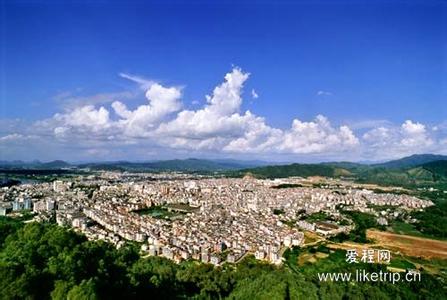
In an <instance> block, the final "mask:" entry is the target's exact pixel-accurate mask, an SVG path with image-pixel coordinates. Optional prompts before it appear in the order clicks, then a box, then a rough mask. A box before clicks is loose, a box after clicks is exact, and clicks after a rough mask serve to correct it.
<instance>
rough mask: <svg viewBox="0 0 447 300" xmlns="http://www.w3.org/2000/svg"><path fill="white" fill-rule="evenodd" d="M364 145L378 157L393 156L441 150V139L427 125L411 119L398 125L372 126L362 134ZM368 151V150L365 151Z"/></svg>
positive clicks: (438, 151)
mask: <svg viewBox="0 0 447 300" xmlns="http://www.w3.org/2000/svg"><path fill="white" fill-rule="evenodd" d="M362 138H363V141H364V143H365V144H364V147H365V148H367V149H369V152H370V153H371V154H373V155H374V156H375V157H377V158H379V157H382V158H394V157H400V156H403V155H409V154H414V153H422V152H437V153H440V152H442V149H443V145H442V140H441V139H439V140H437V139H436V137H435V136H434V135H433V134H432V133H431V132H429V131H428V130H427V127H426V126H425V125H424V124H422V123H419V122H415V121H412V120H406V121H404V122H403V123H402V124H401V125H400V126H395V125H392V124H389V125H388V126H379V127H377V128H373V129H371V130H369V131H367V132H366V133H364V134H363V136H362ZM367 152H368V151H367Z"/></svg>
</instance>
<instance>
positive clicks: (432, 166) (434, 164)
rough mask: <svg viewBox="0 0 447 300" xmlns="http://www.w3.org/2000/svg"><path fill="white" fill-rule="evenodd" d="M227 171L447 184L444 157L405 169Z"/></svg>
mask: <svg viewBox="0 0 447 300" xmlns="http://www.w3.org/2000/svg"><path fill="white" fill-rule="evenodd" d="M228 174H229V175H230V176H237V177H242V176H244V175H245V174H252V175H253V176H255V177H257V178H284V177H291V176H299V177H308V176H326V177H349V178H353V179H355V180H357V181H359V182H364V183H377V184H384V185H404V186H409V185H416V186H433V185H446V186H447V160H439V161H431V162H429V163H424V164H421V165H418V166H412V167H406V168H385V167H382V166H377V165H362V164H355V163H323V164H290V165H282V166H266V167H258V168H250V169H243V170H239V171H233V172H229V173H228Z"/></svg>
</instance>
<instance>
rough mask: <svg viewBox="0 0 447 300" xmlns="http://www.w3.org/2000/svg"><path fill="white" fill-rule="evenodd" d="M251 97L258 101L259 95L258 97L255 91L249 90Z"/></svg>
mask: <svg viewBox="0 0 447 300" xmlns="http://www.w3.org/2000/svg"><path fill="white" fill-rule="evenodd" d="M251 97H252V98H253V99H258V98H259V95H258V93H256V91H255V89H251Z"/></svg>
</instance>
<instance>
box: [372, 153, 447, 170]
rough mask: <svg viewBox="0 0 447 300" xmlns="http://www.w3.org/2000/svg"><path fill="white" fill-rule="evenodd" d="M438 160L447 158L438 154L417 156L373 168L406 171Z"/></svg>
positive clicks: (376, 165)
mask: <svg viewBox="0 0 447 300" xmlns="http://www.w3.org/2000/svg"><path fill="white" fill-rule="evenodd" d="M438 160H447V156H446V155H436V154H415V155H411V156H407V157H404V158H401V159H396V160H391V161H388V162H384V163H380V164H373V165H371V166H372V167H376V168H386V169H406V168H412V167H416V166H420V165H422V164H426V163H429V162H433V161H438Z"/></svg>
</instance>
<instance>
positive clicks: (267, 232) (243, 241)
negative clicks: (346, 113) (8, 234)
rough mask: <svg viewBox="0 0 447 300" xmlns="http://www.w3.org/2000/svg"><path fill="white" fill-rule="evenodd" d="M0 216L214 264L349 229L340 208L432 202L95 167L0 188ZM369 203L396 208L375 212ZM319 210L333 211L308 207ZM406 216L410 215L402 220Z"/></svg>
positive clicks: (311, 183)
mask: <svg viewBox="0 0 447 300" xmlns="http://www.w3.org/2000/svg"><path fill="white" fill-rule="evenodd" d="M0 201H1V202H0V215H7V214H8V215H14V214H21V213H23V212H24V211H32V212H34V213H35V216H34V218H33V219H32V221H42V220H49V219H51V218H53V219H55V220H56V222H57V223H58V224H59V225H61V226H70V227H73V228H74V229H75V230H77V231H79V232H82V233H83V234H85V235H86V236H87V238H89V239H93V240H105V241H108V242H110V243H113V244H114V245H115V246H116V247H121V246H122V245H123V244H124V243H126V241H133V242H136V243H139V246H140V247H141V252H142V254H143V255H153V256H163V257H166V258H169V259H172V260H174V261H177V262H179V261H181V260H186V259H195V260H199V261H203V262H206V263H212V264H214V265H219V264H221V263H224V262H229V263H236V262H238V261H239V260H240V259H241V258H242V257H244V256H245V255H247V254H253V255H254V256H255V257H256V258H257V259H260V260H266V261H269V262H271V263H274V264H280V263H281V257H282V253H283V252H284V250H285V249H287V248H289V247H292V246H300V245H302V244H303V242H304V234H303V231H312V232H315V233H316V234H319V235H321V236H332V235H336V234H338V233H341V232H345V233H348V232H349V231H350V230H352V229H353V226H354V225H353V223H352V221H351V220H350V219H349V218H347V217H346V216H345V215H344V214H342V213H341V212H340V210H341V209H343V210H355V211H361V212H368V213H372V214H374V215H375V216H376V218H377V222H378V223H379V224H381V225H387V222H388V220H390V218H395V217H397V216H398V215H399V213H401V212H405V211H411V210H418V209H423V208H425V207H427V206H431V205H433V203H431V202H430V201H427V200H422V199H418V198H416V197H414V196H410V195H406V194H403V193H400V194H396V193H383V192H381V193H375V192H374V191H372V190H371V189H368V188H365V187H363V186H360V185H355V184H353V183H352V182H348V181H342V180H336V179H328V178H308V179H303V178H287V179H275V180H267V179H255V178H252V177H250V176H246V177H245V178H237V179H236V178H210V177H205V176H199V175H194V176H193V175H186V174H179V173H165V174H143V173H138V174H129V173H120V172H101V173H97V174H94V175H81V176H78V177H73V178H70V179H64V180H56V181H53V182H46V183H35V184H22V185H17V186H12V187H4V188H2V189H1V190H0ZM374 206H387V207H389V206H391V207H394V208H396V209H395V210H382V211H376V210H374V209H373V208H372V207H374ZM318 212H321V213H325V214H326V215H328V216H330V220H329V221H328V220H318V221H309V220H307V219H306V218H305V216H309V215H312V214H315V213H318ZM409 221H410V222H411V220H409Z"/></svg>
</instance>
